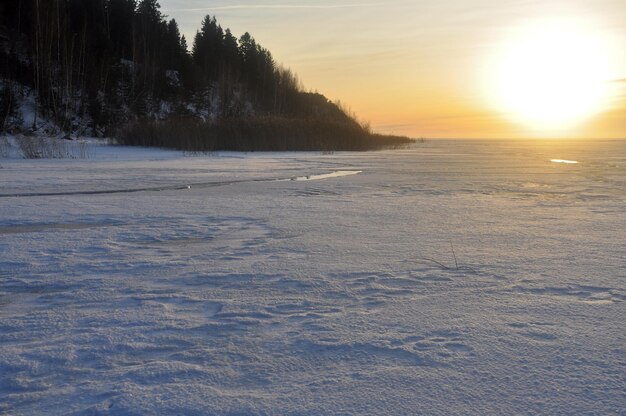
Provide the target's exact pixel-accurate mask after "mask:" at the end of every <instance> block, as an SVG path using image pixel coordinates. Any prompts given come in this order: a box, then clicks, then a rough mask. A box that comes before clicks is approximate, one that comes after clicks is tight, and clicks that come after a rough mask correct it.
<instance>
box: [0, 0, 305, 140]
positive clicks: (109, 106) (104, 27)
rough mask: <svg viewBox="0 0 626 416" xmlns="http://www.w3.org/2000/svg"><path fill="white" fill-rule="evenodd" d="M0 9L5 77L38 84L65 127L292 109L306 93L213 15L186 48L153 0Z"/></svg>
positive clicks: (12, 0)
mask: <svg viewBox="0 0 626 416" xmlns="http://www.w3.org/2000/svg"><path fill="white" fill-rule="evenodd" d="M0 13H1V14H0V41H1V42H2V43H3V46H4V48H2V51H1V52H0V55H1V57H0V58H1V62H0V65H1V67H0V71H2V77H3V79H4V80H6V81H7V82H18V83H19V84H20V85H24V86H28V87H31V88H32V89H33V90H34V91H36V92H37V99H38V100H39V102H38V107H39V111H40V114H41V115H43V116H45V117H49V118H52V119H54V120H55V121H56V122H57V123H58V124H59V125H60V126H61V127H62V128H63V129H67V130H70V129H72V128H77V127H78V126H77V125H76V124H77V123H79V122H80V120H82V119H83V118H84V116H85V115H88V116H89V117H90V118H91V121H92V122H93V123H94V124H95V125H98V126H100V127H102V128H106V127H107V126H111V125H118V124H119V123H120V122H123V121H126V120H128V119H136V118H142V117H158V116H159V115H162V114H163V113H164V112H165V113H167V114H177V115H200V116H205V117H210V116H218V117H234V116H241V115H246V114H247V113H251V112H255V113H257V114H261V113H264V114H279V115H289V114H290V113H293V112H298V111H300V112H301V111H302V109H303V107H306V106H307V101H310V100H311V98H310V97H308V98H307V97H304V98H303V93H302V91H301V88H300V86H299V81H298V79H297V78H296V76H295V75H294V74H293V73H292V72H291V71H290V70H288V69H286V68H283V67H282V66H280V65H278V64H277V63H276V62H275V60H274V58H273V57H272V54H271V53H270V51H269V50H267V49H266V48H264V47H263V46H261V45H260V44H259V43H257V42H256V40H255V39H254V37H252V36H251V35H250V34H249V33H245V34H243V35H242V36H241V37H239V38H236V37H235V36H234V35H233V34H232V33H231V31H230V30H229V29H223V28H222V27H221V26H220V25H219V24H218V22H217V21H216V19H215V17H214V16H206V17H205V18H204V20H203V21H202V23H201V27H200V29H199V30H198V31H197V33H196V35H195V38H194V39H193V44H192V47H191V50H189V48H188V44H187V42H188V41H187V39H185V36H183V35H181V34H180V30H179V27H178V24H177V22H176V20H174V19H169V20H168V19H167V18H166V16H165V15H163V13H161V11H160V6H159V4H158V3H157V1H156V0H139V1H137V0H0ZM164 105H165V106H166V107H167V108H165V110H164V109H163V106H164ZM309 110H310V111H313V110H312V109H310V108H309Z"/></svg>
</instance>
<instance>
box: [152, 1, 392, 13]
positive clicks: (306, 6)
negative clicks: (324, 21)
mask: <svg viewBox="0 0 626 416" xmlns="http://www.w3.org/2000/svg"><path fill="white" fill-rule="evenodd" d="M382 5H384V3H350V4H232V5H229V6H214V7H199V8H181V9H171V8H165V9H164V11H166V12H202V11H219V10H249V9H274V10H276V9H278V10H288V9H320V10H323V9H348V8H355V7H374V6H382Z"/></svg>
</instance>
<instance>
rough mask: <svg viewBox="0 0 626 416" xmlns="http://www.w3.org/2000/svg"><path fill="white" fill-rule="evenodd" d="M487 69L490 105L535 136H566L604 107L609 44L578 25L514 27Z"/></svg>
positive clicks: (548, 22) (568, 22)
mask: <svg viewBox="0 0 626 416" xmlns="http://www.w3.org/2000/svg"><path fill="white" fill-rule="evenodd" d="M489 68H490V69H489V72H490V73H489V74H488V79H489V81H488V82H489V85H488V87H487V88H488V90H489V95H490V97H489V99H490V101H491V103H492V105H494V106H495V107H496V108H497V109H498V110H499V111H501V112H504V113H505V114H506V115H507V117H509V118H510V119H512V120H513V121H516V122H519V123H523V124H525V125H527V126H528V127H530V128H531V129H533V130H535V131H544V132H545V131H552V132H562V131H566V130H567V129H569V128H571V127H572V126H574V125H577V124H579V123H580V122H582V121H584V120H585V119H587V118H589V117H591V116H593V115H595V114H597V113H599V112H602V111H603V110H605V109H606V108H607V105H608V102H609V98H610V92H611V91H610V87H611V83H610V82H609V80H610V76H611V50H610V45H609V42H608V40H607V39H605V38H603V37H602V35H601V34H600V32H599V31H598V30H596V29H594V28H593V27H591V26H590V25H589V24H588V23H585V22H582V21H578V20H542V21H535V22H532V23H527V24H525V25H522V26H520V27H517V28H516V29H514V30H513V31H512V33H511V34H510V36H508V37H506V38H505V39H504V40H503V42H502V44H501V45H500V47H499V48H498V50H497V53H496V54H495V55H494V56H493V58H492V63H491V65H489Z"/></svg>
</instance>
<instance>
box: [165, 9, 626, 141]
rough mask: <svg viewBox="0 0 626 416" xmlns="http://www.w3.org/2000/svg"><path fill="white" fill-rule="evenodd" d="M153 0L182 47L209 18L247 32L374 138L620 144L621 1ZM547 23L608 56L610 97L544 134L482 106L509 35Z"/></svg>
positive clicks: (624, 44)
mask: <svg viewBox="0 0 626 416" xmlns="http://www.w3.org/2000/svg"><path fill="white" fill-rule="evenodd" d="M160 3H161V6H162V11H163V12H164V13H165V14H166V15H168V16H169V17H173V18H175V19H176V20H177V21H178V22H179V25H180V27H181V31H182V32H183V33H184V34H186V36H187V38H188V39H189V43H190V44H191V42H192V40H193V35H194V33H195V31H196V29H198V28H199V25H200V22H201V20H202V18H203V16H204V15H205V14H211V15H215V16H216V17H217V20H218V22H219V23H220V24H221V25H222V26H223V27H224V28H226V27H229V28H230V29H231V30H232V31H233V33H234V34H235V35H236V36H239V35H241V34H242V33H243V32H245V31H249V32H250V33H251V34H252V35H253V36H254V37H255V38H256V39H257V41H258V42H259V43H261V44H262V45H263V46H265V47H266V48H268V49H269V50H270V51H271V52H272V53H273V55H274V57H275V59H276V60H277V61H278V62H281V63H282V64H284V65H285V66H287V67H290V68H291V69H293V70H294V71H295V72H296V73H297V74H298V75H299V77H300V78H301V80H302V81H303V84H304V86H305V87H306V88H307V89H311V90H317V91H319V92H321V93H323V94H325V95H326V96H327V97H329V98H330V99H332V100H340V101H341V102H342V103H344V104H345V105H346V106H348V107H349V108H350V109H352V111H353V112H355V113H356V114H357V115H358V117H359V118H360V119H361V120H364V121H369V122H370V123H371V125H372V127H374V129H375V130H378V131H382V132H389V133H397V134H407V135H411V136H415V137H455V138H456V137H458V138H465V137H467V138H492V137H494V138H495V137H511V138H523V137H544V136H546V137H547V136H550V137H557V136H562V137H606V138H626V52H625V51H626V2H624V0H587V1H584V0H580V1H577V2H572V1H550V0H543V1H535V0H473V1H470V0H421V1H406V0H391V1H385V2H377V1H371V2H368V1H358V0H353V1H327V0H313V1H295V0H285V1H270V0H266V1H262V0H251V1H247V2H242V3H234V2H232V1H209V0H161V1H160ZM572 3H575V4H576V6H575V7H574V6H572ZM545 18H552V19H562V18H574V19H577V21H583V22H585V24H586V22H588V23H589V27H590V28H591V29H590V30H591V33H593V34H594V36H595V35H597V39H601V40H602V42H605V43H606V44H607V45H609V48H608V49H607V50H609V51H610V55H611V56H610V60H611V65H610V68H609V69H610V71H609V72H608V73H607V74H606V78H607V79H605V80H604V81H603V82H606V85H607V86H608V87H607V91H610V94H608V95H607V96H606V97H605V100H604V101H603V105H602V106H601V107H598V108H596V109H595V111H594V112H593V114H591V115H589V116H588V117H577V118H576V119H570V120H567V122H563V123H560V124H559V125H558V126H556V127H555V126H551V128H550V129H548V130H545V129H541V128H538V126H536V125H532V123H528V122H527V121H521V120H517V119H516V117H515V114H513V115H511V114H510V112H509V113H507V114H505V111H504V110H503V109H502V108H500V107H499V103H498V102H497V101H496V102H494V101H493V100H491V101H490V100H489V99H487V98H485V97H486V96H487V95H489V94H488V93H489V92H490V91H488V90H490V89H494V88H496V87H495V86H490V85H489V79H490V76H491V75H490V71H491V70H492V69H491V66H493V62H494V54H496V55H497V52H495V51H497V50H499V49H498V48H500V50H501V49H502V47H503V46H502V45H504V48H506V45H507V43H506V42H507V36H508V33H509V32H510V30H511V28H514V27H516V26H519V25H523V24H525V23H526V22H529V21H530V22H532V21H533V20H534V19H545ZM583 58H584V57H583ZM497 59H498V58H497V56H496V57H495V60H496V61H497ZM485 79H486V80H487V81H485ZM572 88H576V86H572ZM513 98H515V97H513Z"/></svg>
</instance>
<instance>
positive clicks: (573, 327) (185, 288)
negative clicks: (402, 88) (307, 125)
mask: <svg viewBox="0 0 626 416" xmlns="http://www.w3.org/2000/svg"><path fill="white" fill-rule="evenodd" d="M553 159H555V160H557V159H559V160H568V161H577V162H578V163H555V162H552V160H553ZM0 166H1V168H0V177H1V178H2V181H0V414H7V415H37V414H40V415H43V414H46V415H66V414H113V415H128V414H143V415H146V414H148V415H150V414H151V415H162V414H171V415H180V414H275V415H284V414H310V415H315V414H353V415H380V414H397V415H400V414H429V415H450V414H551V415H554V414H603V415H610V414H615V415H618V414H623V412H624V409H625V408H626V401H625V400H624V391H625V388H626V384H625V378H626V365H625V362H624V356H625V353H626V349H625V345H626V337H625V333H624V322H625V321H626V308H625V305H626V303H625V302H624V301H625V300H626V285H625V279H626V260H625V259H626V244H625V243H624V242H625V241H626V227H624V225H625V224H626V208H625V207H626V142H624V141H613V142H608V141H607V142H585V143H583V142H570V143H562V144H555V143H550V142H479V141H467V142H463V141H461V142H452V141H433V142H427V143H422V144H416V145H414V146H413V147H411V148H410V149H405V150H396V151H384V152H375V153H336V154H331V155H322V154H319V153H283V154H273V153H257V154H237V153H220V154H214V155H211V156H189V155H185V154H183V153H181V152H174V151H160V150H145V149H140V148H117V147H112V146H100V147H97V148H96V149H95V150H94V152H93V157H92V158H90V159H72V160H62V161H61V160H21V159H4V160H0ZM295 179H298V180H295ZM16 195H18V196H16Z"/></svg>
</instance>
